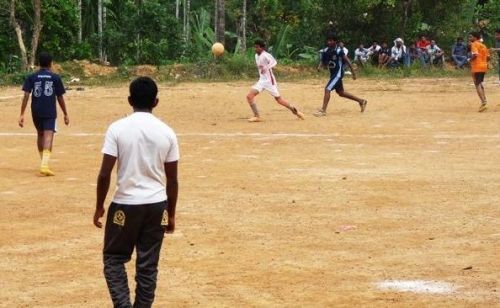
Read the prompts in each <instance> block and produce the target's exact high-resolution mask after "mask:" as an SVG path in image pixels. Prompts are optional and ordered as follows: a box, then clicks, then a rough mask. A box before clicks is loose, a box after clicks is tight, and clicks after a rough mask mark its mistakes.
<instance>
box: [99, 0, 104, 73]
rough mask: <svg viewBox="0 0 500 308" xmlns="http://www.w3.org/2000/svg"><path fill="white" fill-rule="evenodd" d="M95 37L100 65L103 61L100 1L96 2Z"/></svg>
mask: <svg viewBox="0 0 500 308" xmlns="http://www.w3.org/2000/svg"><path fill="white" fill-rule="evenodd" d="M97 35H98V37H99V61H100V62H101V63H102V62H103V60H104V53H103V50H102V0H98V1H97Z"/></svg>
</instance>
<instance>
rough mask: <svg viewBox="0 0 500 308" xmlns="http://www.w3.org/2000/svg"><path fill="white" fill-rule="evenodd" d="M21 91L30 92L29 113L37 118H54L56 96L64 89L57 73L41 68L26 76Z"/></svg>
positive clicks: (60, 94) (61, 93)
mask: <svg viewBox="0 0 500 308" xmlns="http://www.w3.org/2000/svg"><path fill="white" fill-rule="evenodd" d="M23 91H24V92H27V93H31V95H32V98H31V113H32V114H33V115H34V116H36V117H38V118H56V117H57V108H56V97H59V96H62V95H63V94H64V93H65V92H66V90H64V85H63V83H62V80H61V78H60V77H59V75H57V74H54V73H52V72H51V71H49V70H48V69H41V70H39V71H38V72H36V73H34V74H31V75H29V76H28V78H26V80H25V81H24V85H23Z"/></svg>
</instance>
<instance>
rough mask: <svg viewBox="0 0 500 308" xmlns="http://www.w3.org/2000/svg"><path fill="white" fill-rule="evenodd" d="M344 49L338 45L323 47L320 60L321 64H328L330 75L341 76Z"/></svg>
mask: <svg viewBox="0 0 500 308" xmlns="http://www.w3.org/2000/svg"><path fill="white" fill-rule="evenodd" d="M344 56H345V53H344V50H343V49H342V48H339V47H328V48H325V49H323V52H322V54H321V62H322V63H323V65H326V66H328V69H329V70H330V76H332V77H333V76H337V75H339V76H340V77H342V75H343V73H344V70H343V65H344Z"/></svg>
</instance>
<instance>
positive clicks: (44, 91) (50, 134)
mask: <svg viewBox="0 0 500 308" xmlns="http://www.w3.org/2000/svg"><path fill="white" fill-rule="evenodd" d="M38 62H39V65H40V70H39V71H37V72H36V73H34V74H31V75H29V76H28V78H26V80H25V81H24V85H23V91H24V97H23V100H22V104H21V115H20V116H19V120H18V122H19V126H20V127H24V112H25V111H26V106H27V105H28V100H29V98H30V95H31V94H33V96H32V98H31V115H32V117H33V123H34V124H35V128H36V131H37V146H38V152H39V153H40V158H41V159H42V162H41V164H40V174H41V175H43V176H53V175H54V172H52V171H51V170H50V168H49V160H50V154H51V152H52V143H53V140H54V133H55V131H56V118H57V107H56V99H57V101H58V103H59V106H60V107H61V110H62V112H63V113H64V123H65V124H66V125H68V124H69V117H68V112H67V110H66V103H65V102H64V97H63V95H64V93H65V92H66V91H65V90H64V85H63V82H62V80H61V78H60V77H59V76H58V75H57V74H54V73H52V72H51V71H50V68H51V66H52V57H51V56H50V55H49V54H47V53H44V52H42V53H40V55H39V57H38Z"/></svg>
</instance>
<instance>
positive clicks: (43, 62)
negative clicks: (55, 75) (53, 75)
mask: <svg viewBox="0 0 500 308" xmlns="http://www.w3.org/2000/svg"><path fill="white" fill-rule="evenodd" d="M38 64H39V65H40V67H41V68H50V67H51V66H52V56H51V55H49V54H48V53H46V52H41V53H40V54H39V55H38Z"/></svg>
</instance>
